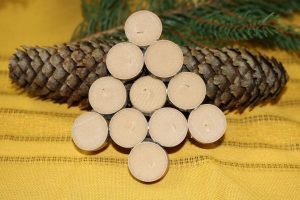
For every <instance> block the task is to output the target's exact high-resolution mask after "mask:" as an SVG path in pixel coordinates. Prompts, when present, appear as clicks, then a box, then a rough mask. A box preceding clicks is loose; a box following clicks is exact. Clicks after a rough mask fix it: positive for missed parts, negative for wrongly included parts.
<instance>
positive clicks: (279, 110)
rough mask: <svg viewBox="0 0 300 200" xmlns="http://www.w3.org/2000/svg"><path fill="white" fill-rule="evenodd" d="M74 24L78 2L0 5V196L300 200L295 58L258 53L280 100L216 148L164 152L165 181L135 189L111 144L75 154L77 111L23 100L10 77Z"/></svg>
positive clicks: (231, 120)
mask: <svg viewBox="0 0 300 200" xmlns="http://www.w3.org/2000/svg"><path fill="white" fill-rule="evenodd" d="M80 20H81V16H80V2H79V0H76V1H75V0H74V1H72V0H51V1H46V0H1V1H0V28H1V31H0V45H1V48H0V57H1V58H0V59H1V61H0V199H173V200H175V199H300V173H299V171H300V154H299V153H300V93H299V90H300V66H299V65H300V59H299V58H297V57H296V56H293V55H291V54H288V53H285V52H281V51H265V53H267V54H268V55H273V56H275V57H276V58H278V59H279V60H281V61H282V62H283V64H284V66H285V67H286V69H287V71H288V72H289V75H290V81H289V82H288V85H287V89H286V91H285V92H284V94H283V95H282V98H281V99H280V101H279V102H278V103H277V104H274V105H270V104H267V105H264V106H261V107H256V108H255V109H253V110H251V111H250V110H246V111H245V112H244V113H243V114H238V113H230V114H228V115H227V119H228V130H227V132H226V136H225V138H224V141H223V142H222V143H221V144H220V145H218V146H215V147H214V148H207V147H206V148H203V147H201V146H198V145H197V144H195V143H193V142H191V141H187V142H185V144H184V145H183V146H181V147H180V148H177V149H174V150H172V152H170V154H169V157H170V160H171V162H170V168H169V172H168V173H167V175H166V176H165V178H164V179H162V180H161V181H159V182H157V183H154V184H142V183H140V182H137V181H135V180H134V179H133V178H132V177H131V176H130V175H129V172H128V169H127V165H126V162H127V154H126V153H124V152H121V151H118V150H117V149H116V148H115V147H114V146H112V145H111V144H110V145H109V147H108V148H107V149H105V150H104V151H102V152H100V153H99V154H96V155H84V154H81V153H80V152H79V151H77V150H76V149H75V147H74V146H73V144H72V142H71V139H70V127H71V125H72V122H73V120H74V118H75V117H76V116H77V115H78V114H79V113H81V111H80V110H79V109H78V108H67V106H66V105H64V104H63V105H58V104H55V103H52V102H50V101H41V100H37V99H34V98H31V97H28V96H27V95H26V94H20V93H19V92H18V90H17V88H16V87H15V86H14V85H12V84H11V83H10V80H9V78H8V67H7V65H8V62H7V59H8V56H9V55H10V54H11V53H12V52H13V51H14V49H15V48H17V47H18V46H20V45H22V44H26V45H37V44H38V45H52V44H55V43H60V42H64V41H68V40H69V38H70V36H71V33H72V31H73V29H74V28H75V26H76V25H77V24H78V23H79V22H80Z"/></svg>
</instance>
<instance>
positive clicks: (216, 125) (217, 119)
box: [188, 104, 227, 144]
mask: <svg viewBox="0 0 300 200" xmlns="http://www.w3.org/2000/svg"><path fill="white" fill-rule="evenodd" d="M226 126H227V122H226V117H225V115H224V113H223V112H222V111H221V110H220V109H219V108H218V107H217V106H214V105H212V104H203V105H200V106H199V107H198V108H197V109H195V110H193V111H192V112H191V113H190V116H189V118H188V128H189V131H190V133H191V136H192V138H193V139H195V140H196V141H198V142H201V143H204V144H206V143H213V142H216V141H217V140H219V139H220V138H221V137H222V136H223V135H224V133H225V131H226Z"/></svg>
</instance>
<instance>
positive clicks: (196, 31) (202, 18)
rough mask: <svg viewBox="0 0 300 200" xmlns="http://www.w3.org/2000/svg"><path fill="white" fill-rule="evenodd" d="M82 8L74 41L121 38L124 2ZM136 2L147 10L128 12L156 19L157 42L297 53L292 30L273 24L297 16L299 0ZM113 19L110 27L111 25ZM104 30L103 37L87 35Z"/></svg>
mask: <svg viewBox="0 0 300 200" xmlns="http://www.w3.org/2000/svg"><path fill="white" fill-rule="evenodd" d="M107 1H108V2H110V3H108V2H107ZM82 2H83V15H84V18H85V21H84V22H83V23H82V24H81V25H80V26H79V27H78V29H77V31H76V32H75V33H80V34H75V35H74V36H75V37H74V38H77V39H78V38H82V37H84V36H86V35H89V37H88V38H89V39H91V38H100V39H101V38H102V39H103V38H106V39H109V38H120V39H124V38H125V35H124V33H123V31H122V26H120V25H121V24H123V22H124V20H125V19H126V18H127V16H128V14H129V12H124V13H123V12H122V10H120V8H121V7H125V8H128V7H129V4H128V3H127V1H121V3H120V5H118V6H114V3H115V0H112V1H111V0H101V1H100V0H94V1H92V2H93V3H94V4H92V3H91V2H90V1H88V3H87V0H82ZM141 2H143V3H145V2H146V3H147V4H146V5H143V4H142V3H140V4H138V5H137V6H136V7H135V8H133V10H132V11H135V10H136V9H141V8H146V9H149V10H152V11H154V12H155V13H158V14H159V16H160V18H161V20H162V22H163V26H164V31H163V38H167V39H170V40H173V41H174V42H176V43H178V44H180V45H189V46H208V47H222V46H226V45H229V44H231V43H233V42H256V43H260V44H263V45H265V46H268V47H278V48H282V49H285V50H293V51H299V50H300V34H299V33H297V32H296V31H295V27H291V26H289V27H288V26H283V25H280V24H279V22H278V19H279V18H280V17H288V16H290V15H291V14H293V13H295V12H299V11H300V1H299V0H290V1H289V3H282V1H280V0H264V1H261V0H235V1H229V0H215V1H205V2H201V3H198V4H197V3H196V4H194V3H192V1H188V0H181V1H178V0H148V1H141ZM95 5H98V6H95ZM110 6H112V7H110ZM104 8H106V9H107V8H111V10H108V9H107V10H103V9H104ZM128 10H129V9H128ZM88 13H90V14H88ZM93 13H94V14H93ZM100 13H102V14H100ZM110 15H112V16H114V17H111V16H110ZM95 16H96V17H95ZM107 16H108V17H107ZM116 16H119V17H116ZM120 16H122V17H120ZM113 18H114V19H115V20H114V23H112V22H111V21H112V20H113ZM116 27H117V28H116ZM105 30H106V31H107V30H108V31H107V33H100V34H99V33H98V34H96V35H92V34H91V33H93V32H99V31H105ZM111 30H115V31H111ZM106 31H105V32H106Z"/></svg>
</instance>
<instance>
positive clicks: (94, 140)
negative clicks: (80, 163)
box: [72, 112, 108, 151]
mask: <svg viewBox="0 0 300 200" xmlns="http://www.w3.org/2000/svg"><path fill="white" fill-rule="evenodd" d="M107 136H108V126H107V122H106V120H105V119H104V118H103V117H102V116H101V115H100V114H98V113H96V112H85V113H83V114H81V115H80V116H79V117H77V118H76V120H75V121H74V123H73V126H72V139H73V142H74V143H75V145H76V146H77V147H78V148H79V149H81V150H84V151H95V150H98V149H100V148H101V147H103V146H104V144H105V143H106V140H107Z"/></svg>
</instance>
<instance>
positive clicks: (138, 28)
mask: <svg viewBox="0 0 300 200" xmlns="http://www.w3.org/2000/svg"><path fill="white" fill-rule="evenodd" d="M124 30H125V34H126V36H127V38H128V40H129V41H130V42H132V43H134V44H136V45H138V46H148V45H150V44H152V43H153V42H154V41H156V40H158V39H159V37H160V35H161V33H162V23H161V21H160V19H159V17H158V16H157V15H156V14H154V13H153V12H150V11H148V10H141V11H137V12H135V13H133V14H131V15H130V16H129V17H128V18H127V20H126V22H125V26H124Z"/></svg>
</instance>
